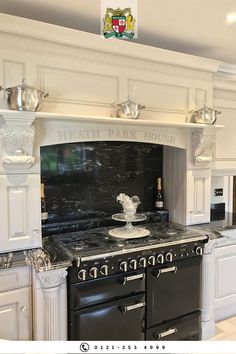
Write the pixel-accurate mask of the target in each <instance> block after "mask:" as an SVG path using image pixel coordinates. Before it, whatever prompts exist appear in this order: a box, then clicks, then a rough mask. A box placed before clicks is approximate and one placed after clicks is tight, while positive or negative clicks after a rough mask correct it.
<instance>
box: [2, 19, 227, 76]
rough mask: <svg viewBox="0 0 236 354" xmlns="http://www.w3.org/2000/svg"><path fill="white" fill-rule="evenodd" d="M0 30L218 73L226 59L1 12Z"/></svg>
mask: <svg viewBox="0 0 236 354" xmlns="http://www.w3.org/2000/svg"><path fill="white" fill-rule="evenodd" d="M0 33H3V34H4V33H5V34H11V35H15V36H20V37H26V38H31V39H35V40H42V41H46V42H51V43H56V44H61V45H66V46H71V47H78V48H81V49H87V50H92V51H96V52H100V53H107V54H111V53H112V54H116V55H119V56H122V57H129V58H133V59H141V60H148V61H151V62H156V63H163V64H169V65H175V66H180V67H184V68H188V69H195V70H201V71H203V72H210V73H216V72H217V71H218V68H219V66H220V65H222V62H220V61H217V60H212V59H208V58H203V57H198V56H194V55H190V54H185V53H179V52H174V51H170V50H166V49H162V48H157V47H151V46H147V45H143V44H138V43H134V42H131V41H129V42H126V41H117V40H115V39H105V38H102V36H101V35H97V34H92V33H87V32H82V31H79V30H74V29H71V28H65V27H61V26H57V25H52V24H48V23H44V22H40V21H34V20H29V19H25V18H21V17H17V16H12V15H7V14H3V13H1V14H0Z"/></svg>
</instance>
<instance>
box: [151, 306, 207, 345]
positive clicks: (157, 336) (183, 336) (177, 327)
mask: <svg viewBox="0 0 236 354" xmlns="http://www.w3.org/2000/svg"><path fill="white" fill-rule="evenodd" d="M200 323H201V312H200V311H196V312H194V313H191V314H190V315H187V316H183V317H181V318H180V319H177V320H173V321H168V322H164V323H162V324H161V325H159V326H156V327H152V328H149V329H148V330H147V334H146V340H200V331H199V329H200V325H201V324H200Z"/></svg>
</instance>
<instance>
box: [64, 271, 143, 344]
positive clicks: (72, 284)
mask: <svg viewBox="0 0 236 354" xmlns="http://www.w3.org/2000/svg"><path fill="white" fill-rule="evenodd" d="M73 274H74V275H75V274H76V270H75V269H69V276H68V279H69V281H68V338H69V340H144V337H145V329H144V327H145V273H144V271H143V270H136V271H132V272H127V273H122V274H116V275H111V276H107V277H103V278H97V279H93V280H88V281H84V282H76V276H73Z"/></svg>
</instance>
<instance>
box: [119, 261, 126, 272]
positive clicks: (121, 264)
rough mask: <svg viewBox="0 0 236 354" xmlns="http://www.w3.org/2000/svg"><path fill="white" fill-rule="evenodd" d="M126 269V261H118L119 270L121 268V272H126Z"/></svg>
mask: <svg viewBox="0 0 236 354" xmlns="http://www.w3.org/2000/svg"><path fill="white" fill-rule="evenodd" d="M127 269H128V264H127V262H126V261H123V262H121V263H120V270H122V271H123V272H127Z"/></svg>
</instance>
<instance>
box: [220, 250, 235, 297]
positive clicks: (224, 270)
mask: <svg viewBox="0 0 236 354" xmlns="http://www.w3.org/2000/svg"><path fill="white" fill-rule="evenodd" d="M235 268H236V256H231V257H224V258H220V259H217V262H216V298H218V299H219V298H222V297H226V296H230V295H234V294H235V293H236V273H235V271H234V269H235ZM229 277H230V281H229Z"/></svg>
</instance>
